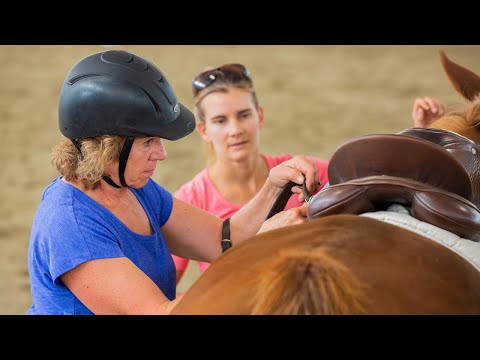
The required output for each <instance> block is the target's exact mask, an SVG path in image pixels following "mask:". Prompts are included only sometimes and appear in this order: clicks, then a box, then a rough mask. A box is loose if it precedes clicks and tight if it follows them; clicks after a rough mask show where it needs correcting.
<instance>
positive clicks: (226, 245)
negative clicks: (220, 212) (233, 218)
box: [220, 218, 232, 253]
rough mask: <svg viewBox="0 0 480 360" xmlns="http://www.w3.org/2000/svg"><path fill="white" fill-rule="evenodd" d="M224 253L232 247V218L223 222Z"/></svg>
mask: <svg viewBox="0 0 480 360" xmlns="http://www.w3.org/2000/svg"><path fill="white" fill-rule="evenodd" d="M220 244H221V245H222V253H223V252H225V251H226V250H228V249H230V248H231V247H232V240H230V218H227V219H225V220H223V225H222V241H220Z"/></svg>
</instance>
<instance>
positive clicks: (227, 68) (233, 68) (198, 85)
mask: <svg viewBox="0 0 480 360" xmlns="http://www.w3.org/2000/svg"><path fill="white" fill-rule="evenodd" d="M219 77H223V78H224V79H229V80H233V81H240V80H247V81H249V82H250V83H251V82H252V79H251V78H250V71H249V70H248V69H247V68H246V67H245V66H244V65H242V64H225V65H222V66H220V67H218V68H216V69H210V70H206V71H204V72H202V73H200V74H199V75H197V76H196V77H195V79H193V82H192V90H193V94H194V95H197V94H198V92H200V91H201V90H203V89H205V88H207V87H209V86H210V85H212V84H213V83H214V82H215V80H217V79H218V78H219Z"/></svg>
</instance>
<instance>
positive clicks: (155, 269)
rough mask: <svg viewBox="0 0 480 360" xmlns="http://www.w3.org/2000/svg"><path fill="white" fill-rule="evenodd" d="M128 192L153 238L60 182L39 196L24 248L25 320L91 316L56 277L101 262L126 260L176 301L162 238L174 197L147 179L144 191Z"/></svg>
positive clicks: (172, 267)
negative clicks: (27, 305)
mask: <svg viewBox="0 0 480 360" xmlns="http://www.w3.org/2000/svg"><path fill="white" fill-rule="evenodd" d="M131 190H132V192H133V193H134V194H135V196H136V197H137V199H138V201H139V202H140V204H141V205H142V207H143V209H144V210H145V212H146V213H147V216H148V218H149V220H150V224H151V226H152V229H153V235H148V236H147V235H140V234H137V233H134V232H133V231H131V230H130V229H128V228H127V227H126V226H125V225H124V224H123V223H122V222H121V221H120V220H119V219H118V218H117V217H116V216H115V215H113V214H112V213H111V212H110V211H109V210H107V209H106V208H104V207H103V206H102V205H100V204H99V203H97V202H96V201H95V200H93V199H92V198H90V197H89V196H87V195H85V194H84V193H83V192H82V191H80V190H78V189H77V188H75V187H74V186H72V185H70V184H67V183H65V182H63V181H62V180H61V177H58V178H56V179H55V180H54V181H53V182H52V183H51V184H50V185H49V186H48V187H47V188H46V189H45V190H44V192H43V195H42V202H41V203H40V206H39V208H38V209H37V212H36V214H35V217H34V220H33V224H32V232H31V236H30V244H29V248H28V271H29V274H30V286H31V294H32V298H33V304H32V306H31V307H30V309H29V310H28V312H27V314H72V315H77V314H93V313H92V312H91V311H90V310H89V309H88V308H87V307H86V306H85V305H83V304H82V302H81V301H80V300H79V299H78V298H77V297H76V296H75V295H74V294H73V293H72V292H71V291H70V290H69V289H68V288H67V287H66V286H65V285H64V284H63V282H62V281H61V279H60V276H61V275H62V274H64V273H65V272H67V271H69V270H71V269H73V268H75V267H76V266H78V265H80V264H82V263H84V262H86V261H89V260H93V259H102V258H115V257H123V256H124V257H127V258H129V259H130V260H131V261H133V263H135V264H136V265H137V266H138V267H139V268H140V269H141V270H142V271H143V272H144V273H145V274H147V275H148V276H149V277H150V278H151V279H152V280H153V282H154V283H155V284H157V286H158V287H159V288H160V289H161V290H162V292H163V293H164V294H165V296H166V297H167V298H168V299H170V300H173V299H175V296H176V294H175V265H174V263H173V260H172V256H171V253H170V251H169V249H168V247H167V245H166V243H165V240H164V238H163V235H162V232H161V227H162V226H163V225H164V224H165V223H166V222H167V220H168V218H169V217H170V214H171V212H172V207H173V197H172V195H171V194H170V193H169V192H168V191H167V190H166V189H164V188H163V187H161V186H160V185H158V184H157V183H155V182H154V181H153V180H151V179H150V180H149V181H148V183H147V184H146V185H145V186H144V187H143V188H141V189H133V188H132V189H131Z"/></svg>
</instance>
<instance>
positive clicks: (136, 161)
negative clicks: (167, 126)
mask: <svg viewBox="0 0 480 360" xmlns="http://www.w3.org/2000/svg"><path fill="white" fill-rule="evenodd" d="M166 157H167V151H166V149H165V147H164V146H163V143H162V139H160V138H158V137H144V138H136V139H135V141H134V142H133V145H132V148H131V149H130V154H129V155H128V161H127V166H126V168H125V174H124V176H125V181H126V183H127V184H128V186H130V187H133V188H141V187H143V186H145V185H146V184H147V181H148V179H149V178H150V177H151V176H152V175H153V173H154V172H155V167H156V166H157V161H160V160H164V159H165V158H166ZM110 169H111V170H114V172H111V173H114V174H116V176H115V177H112V179H114V178H116V179H117V184H119V183H120V181H119V179H118V161H115V163H113V164H112V165H111V167H110Z"/></svg>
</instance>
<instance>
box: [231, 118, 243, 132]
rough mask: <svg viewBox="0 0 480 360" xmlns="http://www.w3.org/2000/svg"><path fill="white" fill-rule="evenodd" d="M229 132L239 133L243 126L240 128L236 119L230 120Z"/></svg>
mask: <svg viewBox="0 0 480 360" xmlns="http://www.w3.org/2000/svg"><path fill="white" fill-rule="evenodd" d="M229 132H230V135H238V134H241V133H242V132H243V128H242V126H241V124H240V122H239V121H237V120H232V121H230V124H229Z"/></svg>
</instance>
